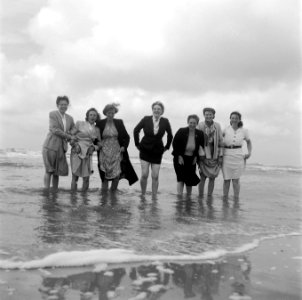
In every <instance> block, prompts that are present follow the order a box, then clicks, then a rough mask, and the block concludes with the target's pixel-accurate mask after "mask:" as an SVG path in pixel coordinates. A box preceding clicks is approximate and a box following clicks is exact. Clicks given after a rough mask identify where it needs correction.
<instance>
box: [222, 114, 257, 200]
mask: <svg viewBox="0 0 302 300" xmlns="http://www.w3.org/2000/svg"><path fill="white" fill-rule="evenodd" d="M243 141H246V144H247V150H248V154H243V152H242V145H243ZM223 144H224V152H223V164H222V174H223V179H224V182H223V199H224V200H227V198H228V195H229V190H230V183H231V181H232V182H233V190H234V200H235V201H237V200H238V199H239V192H240V181H239V179H240V176H241V174H242V172H243V170H244V165H245V160H246V159H248V158H250V156H251V154H252V142H251V139H250V137H249V133H248V131H247V129H245V128H243V123H242V121H241V114H240V113H239V112H237V111H233V112H232V113H231V115H230V125H229V126H228V127H227V128H226V129H225V130H224V131H223Z"/></svg>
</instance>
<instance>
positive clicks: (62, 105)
mask: <svg viewBox="0 0 302 300" xmlns="http://www.w3.org/2000/svg"><path fill="white" fill-rule="evenodd" d="M57 107H58V109H59V112H60V113H61V114H65V112H66V110H67V108H68V102H67V101H66V100H60V102H59V103H58V105H57Z"/></svg>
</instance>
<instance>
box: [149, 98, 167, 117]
mask: <svg viewBox="0 0 302 300" xmlns="http://www.w3.org/2000/svg"><path fill="white" fill-rule="evenodd" d="M155 105H158V106H160V107H161V109H162V111H163V112H162V114H163V113H164V111H165V106H164V104H163V103H162V102H160V101H155V102H154V103H152V105H151V108H152V109H153V107H154V106H155Z"/></svg>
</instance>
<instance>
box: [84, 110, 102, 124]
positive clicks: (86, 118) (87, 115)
mask: <svg viewBox="0 0 302 300" xmlns="http://www.w3.org/2000/svg"><path fill="white" fill-rule="evenodd" d="M91 111H94V112H96V115H97V118H96V121H99V120H101V116H100V114H99V112H98V111H97V110H96V109H95V108H94V107H91V108H89V109H88V110H87V112H86V117H85V120H86V121H88V117H89V113H90V112H91Z"/></svg>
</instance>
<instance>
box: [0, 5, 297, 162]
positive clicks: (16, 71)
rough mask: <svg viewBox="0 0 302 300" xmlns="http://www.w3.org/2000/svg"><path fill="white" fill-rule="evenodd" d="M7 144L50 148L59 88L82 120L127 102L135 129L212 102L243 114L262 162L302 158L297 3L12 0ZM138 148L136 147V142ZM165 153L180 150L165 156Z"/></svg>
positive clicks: (3, 89) (1, 135)
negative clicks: (161, 109) (158, 109)
mask: <svg viewBox="0 0 302 300" xmlns="http://www.w3.org/2000/svg"><path fill="white" fill-rule="evenodd" d="M1 6H2V7H1V8H2V9H1V12H0V15H1V29H0V30H1V40H0V42H1V50H0V64H1V65H0V67H1V68H0V70H1V71H0V76H1V81H0V97H1V102H0V117H1V121H0V122H1V124H0V125H1V128H0V148H10V147H15V148H27V149H31V150H41V147H42V144H43V141H44V139H45V137H46V134H47V131H48V114H49V112H50V111H52V110H55V109H56V104H55V101H56V97H57V96H58V95H67V96H68V97H69V99H70V102H71V103H70V107H69V109H68V112H67V113H69V114H70V115H72V116H73V118H74V120H75V121H77V120H83V119H84V117H85V113H86V111H87V110H88V109H89V108H91V107H95V108H96V109H98V110H99V111H100V112H102V110H103V108H104V106H105V105H106V104H108V103H112V102H117V103H119V104H120V110H119V112H118V114H117V115H116V117H117V118H121V119H123V120H124V123H125V125H126V128H127V130H128V132H129V134H130V135H131V137H132V132H133V128H134V127H135V125H136V124H137V123H138V122H139V121H140V119H141V118H142V117H143V116H145V115H151V113H152V111H151V104H152V103H153V102H154V101H157V100H160V101H162V102H163V103H164V104H165V113H164V116H165V117H167V118H168V119H169V120H170V123H171V126H172V129H173V132H174V133H175V132H176V131H177V130H178V128H180V127H184V126H186V125H187V124H186V119H187V116H188V115H189V114H198V115H199V116H200V117H201V119H202V109H203V108H204V107H206V106H210V107H213V108H215V109H216V116H215V121H217V122H219V123H220V124H221V126H222V127H223V128H224V127H226V126H227V125H228V124H229V115H230V113H231V112H232V111H234V110H237V111H240V112H241V114H242V120H243V123H244V127H245V128H247V129H248V130H249V134H250V137H251V141H252V144H253V153H252V157H251V159H250V162H251V163H262V164H269V165H272V164H274V165H297V166H301V165H302V160H301V137H302V136H301V132H302V128H301V116H302V104H301V45H300V42H301V32H300V30H299V29H300V12H301V9H300V6H299V1H298V0H289V1H284V0H223V1H222V0H219V1H218V0H152V1H147V0H127V1H126V0H110V1H103V0H85V1H82V0H2V1H1ZM129 152H130V155H133V156H134V155H137V151H136V149H135V147H134V145H133V138H131V145H130V148H129ZM165 156H166V158H169V157H170V156H171V152H169V153H166V154H165Z"/></svg>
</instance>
